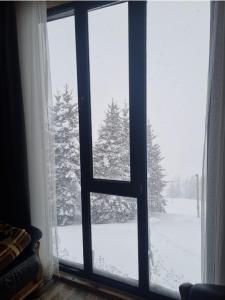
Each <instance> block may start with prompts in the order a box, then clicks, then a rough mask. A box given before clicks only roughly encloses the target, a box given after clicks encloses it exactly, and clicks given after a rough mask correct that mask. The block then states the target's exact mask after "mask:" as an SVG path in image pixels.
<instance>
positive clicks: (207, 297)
mask: <svg viewBox="0 0 225 300" xmlns="http://www.w3.org/2000/svg"><path fill="white" fill-rule="evenodd" d="M179 290H180V295H181V299H182V300H225V286H222V285H214V284H195V285H193V284H190V283H183V284H181V285H180V287H179Z"/></svg>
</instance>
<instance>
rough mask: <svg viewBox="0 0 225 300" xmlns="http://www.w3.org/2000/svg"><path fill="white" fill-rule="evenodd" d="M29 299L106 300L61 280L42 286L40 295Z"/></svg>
mask: <svg viewBox="0 0 225 300" xmlns="http://www.w3.org/2000/svg"><path fill="white" fill-rule="evenodd" d="M29 299H30V300H31V299H32V300H107V298H104V297H102V296H98V295H96V294H94V293H91V292H89V291H86V290H85V289H81V288H79V287H76V286H73V285H69V284H67V283H64V282H61V281H58V280H56V281H54V282H52V283H50V284H49V285H48V286H47V287H45V288H44V290H43V292H42V293H41V296H39V297H36V298H31V297H30V298H29Z"/></svg>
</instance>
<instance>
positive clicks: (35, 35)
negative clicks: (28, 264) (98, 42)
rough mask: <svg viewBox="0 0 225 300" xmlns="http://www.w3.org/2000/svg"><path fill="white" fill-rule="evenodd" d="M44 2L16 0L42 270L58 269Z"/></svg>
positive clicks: (33, 217)
mask: <svg viewBox="0 0 225 300" xmlns="http://www.w3.org/2000/svg"><path fill="white" fill-rule="evenodd" d="M46 13H47V8H46V3H45V2H41V1H40V2H38V1H35V2H30V1H28V2H18V3H17V28H18V44H19V58H20V69H21V79H22V92H23V100H24V113H25V125H26V136H27V147H28V173H29V188H30V207H31V222H32V224H33V225H34V226H37V227H38V228H40V229H41V230H42V233H43V237H42V240H41V248H40V257H41V261H42V264H43V268H44V274H45V275H46V276H47V277H51V276H52V274H53V272H56V271H57V267H58V262H57V243H56V237H57V235H56V228H57V227H56V208H55V182H54V178H55V176H54V147H53V146H54V145H53V139H54V136H53V131H52V130H51V128H50V124H52V122H50V120H49V119H50V118H51V105H52V95H51V81H50V71H49V69H50V68H49V57H48V37H47V16H46Z"/></svg>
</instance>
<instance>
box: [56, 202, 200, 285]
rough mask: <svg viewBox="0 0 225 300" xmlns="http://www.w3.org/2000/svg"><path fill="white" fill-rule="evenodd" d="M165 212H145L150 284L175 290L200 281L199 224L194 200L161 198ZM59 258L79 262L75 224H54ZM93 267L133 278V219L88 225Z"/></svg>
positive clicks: (79, 231)
mask: <svg viewBox="0 0 225 300" xmlns="http://www.w3.org/2000/svg"><path fill="white" fill-rule="evenodd" d="M166 212H167V213H166V214H154V215H151V216H150V217H149V227H150V231H149V233H150V234H149V235H150V243H151V247H150V253H151V254H152V255H151V257H152V259H151V284H157V285H161V286H163V287H166V288H169V289H172V290H177V288H178V285H179V284H180V283H182V282H184V281H190V282H192V283H195V282H199V281H200V280H201V248H200V247H201V244H200V242H201V232H200V231H201V227H200V224H201V222H200V218H197V212H196V200H191V199H167V207H166ZM58 236H59V253H60V257H61V258H63V259H65V260H68V261H71V262H74V263H81V264H82V262H83V259H82V228H81V225H72V226H65V227H58ZM92 244H93V257H94V268H95V269H96V272H97V271H104V272H109V273H111V274H113V275H117V276H120V277H122V278H124V279H126V280H129V279H134V280H138V260H137V258H138V251H137V222H136V221H132V222H129V223H122V224H121V223H117V224H97V225H92Z"/></svg>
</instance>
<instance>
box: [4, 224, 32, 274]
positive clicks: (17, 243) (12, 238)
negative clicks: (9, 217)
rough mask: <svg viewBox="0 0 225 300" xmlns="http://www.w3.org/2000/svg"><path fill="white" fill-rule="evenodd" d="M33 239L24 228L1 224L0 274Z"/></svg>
mask: <svg viewBox="0 0 225 300" xmlns="http://www.w3.org/2000/svg"><path fill="white" fill-rule="evenodd" d="M30 241H31V237H30V235H29V233H28V232H27V231H26V230H25V229H22V228H18V227H13V226H11V225H9V224H4V223H2V224H0V272H1V271H2V270H4V269H5V268H6V267H7V266H8V265H9V264H10V263H11V262H12V261H14V260H15V258H16V257H18V256H19V255H20V253H21V252H22V251H23V250H24V249H25V248H26V247H27V246H28V245H29V243H30Z"/></svg>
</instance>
